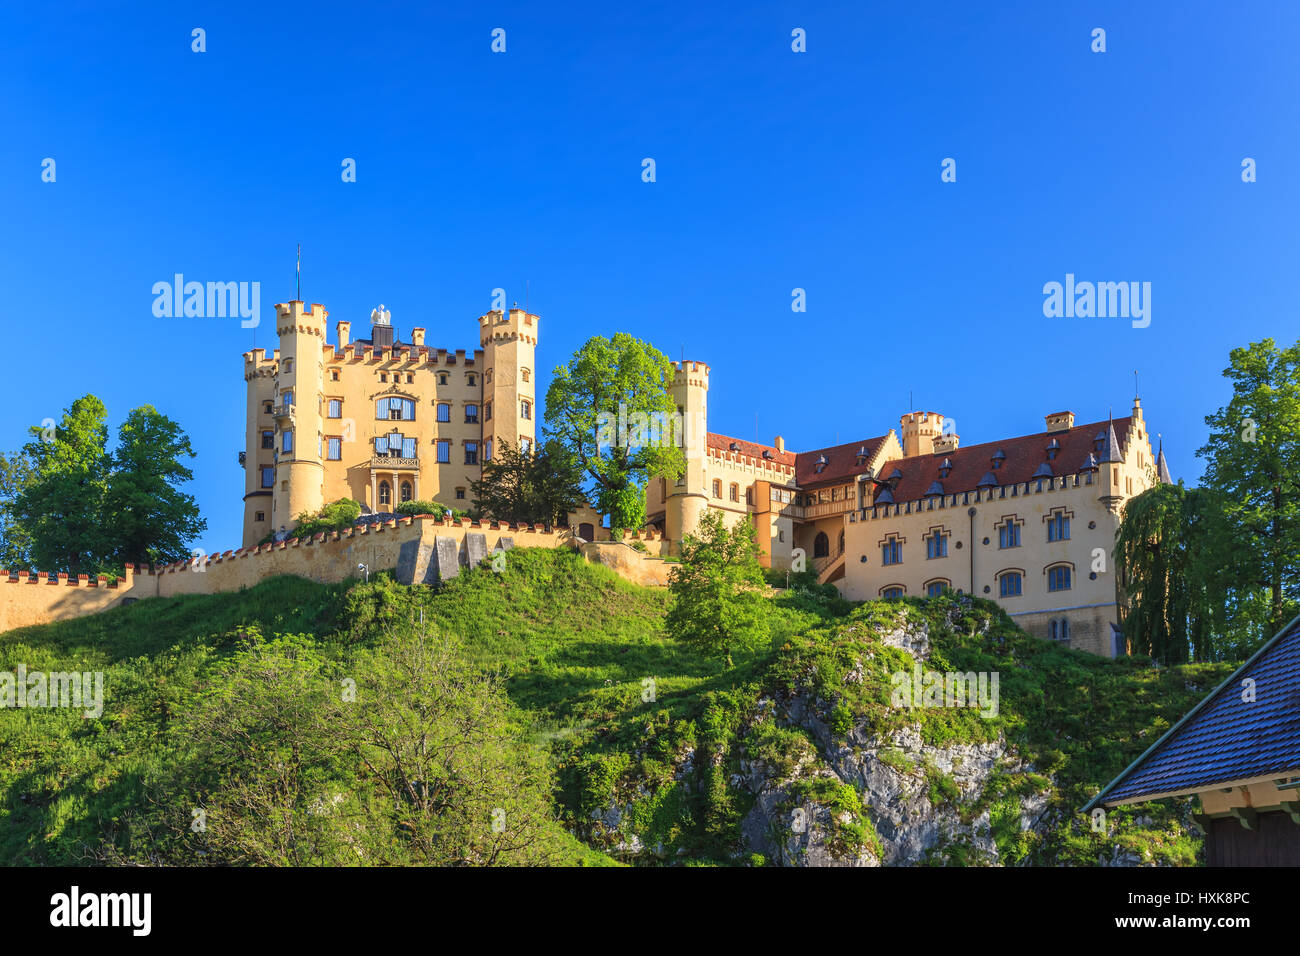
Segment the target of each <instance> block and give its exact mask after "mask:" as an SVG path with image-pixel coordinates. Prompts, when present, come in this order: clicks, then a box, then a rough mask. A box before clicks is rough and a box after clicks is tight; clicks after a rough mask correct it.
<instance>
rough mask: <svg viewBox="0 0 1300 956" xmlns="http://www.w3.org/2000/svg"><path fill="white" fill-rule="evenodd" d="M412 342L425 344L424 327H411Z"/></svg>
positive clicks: (413, 343)
mask: <svg viewBox="0 0 1300 956" xmlns="http://www.w3.org/2000/svg"><path fill="white" fill-rule="evenodd" d="M411 344H412V345H423V344H424V329H411Z"/></svg>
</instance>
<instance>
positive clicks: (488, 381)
mask: <svg viewBox="0 0 1300 956" xmlns="http://www.w3.org/2000/svg"><path fill="white" fill-rule="evenodd" d="M483 381H484V382H485V383H486V384H489V385H490V384H491V383H492V369H488V370H487V371H486V372H484V373H483Z"/></svg>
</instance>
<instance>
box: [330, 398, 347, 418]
mask: <svg viewBox="0 0 1300 956" xmlns="http://www.w3.org/2000/svg"><path fill="white" fill-rule="evenodd" d="M327 415H328V416H329V417H330V418H342V417H343V399H341V398H331V399H330V404H329V411H328V412H327Z"/></svg>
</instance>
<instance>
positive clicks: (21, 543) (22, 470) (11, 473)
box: [0, 451, 41, 571]
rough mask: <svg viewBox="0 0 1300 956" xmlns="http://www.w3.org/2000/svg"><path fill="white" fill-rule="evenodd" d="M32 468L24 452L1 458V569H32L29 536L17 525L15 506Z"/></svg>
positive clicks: (37, 569) (29, 478)
mask: <svg viewBox="0 0 1300 956" xmlns="http://www.w3.org/2000/svg"><path fill="white" fill-rule="evenodd" d="M32 473H33V465H32V461H31V459H30V458H28V457H27V455H26V454H24V453H23V452H21V451H19V452H15V453H13V454H11V455H0V568H27V569H29V570H35V571H39V570H41V569H40V568H32V567H31V557H30V551H31V535H30V534H28V533H27V529H26V528H25V527H24V526H23V525H22V524H21V523H20V522H19V521H18V517H17V515H16V514H15V513H14V504H15V502H16V501H17V498H18V495H19V493H20V492H21V491H22V490H23V489H24V488H26V487H27V484H28V482H30V481H31V479H32Z"/></svg>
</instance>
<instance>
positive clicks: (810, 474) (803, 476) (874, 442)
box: [795, 435, 887, 488]
mask: <svg viewBox="0 0 1300 956" xmlns="http://www.w3.org/2000/svg"><path fill="white" fill-rule="evenodd" d="M886 437H887V436H885V435H881V436H880V437H879V438H865V439H860V440H858V441H851V442H846V443H845V444H843V445H832V446H831V447H830V448H814V449H812V450H811V451H801V452H799V454H798V455H797V456H796V457H797V459H798V461H797V463H796V464H795V482H796V483H797V484H798V485H799V487H800V488H810V487H812V488H815V487H816V486H817V485H820V484H829V483H831V482H843V481H845V480H847V479H849V478H853V477H855V476H857V475H860V474H862V473H863V472H865V471H866V470H867V468H868V466H869V465H870V464H871V459H872V458H874V457H875V456H876V452H878V451H879V450H880V445H881V443H882V442H883V441H884V440H885V438H886ZM863 450H865V451H866V453H867V454H866V457H865V458H863V459H861V464H859V463H858V461H859V460H858V452H860V451H863ZM822 455H825V456H826V467H825V468H823V469H822V470H821V471H820V472H818V471H817V459H818V458H819V457H821V456H822Z"/></svg>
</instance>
